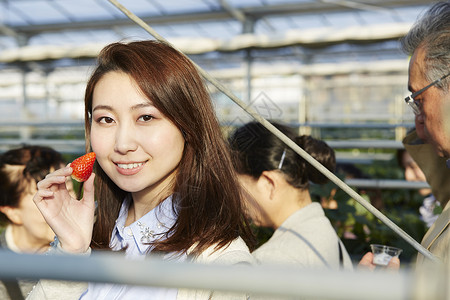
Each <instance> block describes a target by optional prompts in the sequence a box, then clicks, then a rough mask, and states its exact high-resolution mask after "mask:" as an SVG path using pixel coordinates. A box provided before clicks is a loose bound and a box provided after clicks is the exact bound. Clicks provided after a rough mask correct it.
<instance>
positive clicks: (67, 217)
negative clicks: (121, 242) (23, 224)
mask: <svg viewBox="0 0 450 300" xmlns="http://www.w3.org/2000/svg"><path fill="white" fill-rule="evenodd" d="M71 174H72V168H71V167H69V166H67V167H65V168H62V169H59V170H56V171H55V172H53V173H50V174H48V175H47V176H46V177H45V178H44V179H43V180H41V181H40V182H38V184H37V193H36V194H35V195H34V198H33V201H34V203H35V204H36V206H37V207H38V209H39V210H40V212H41V214H42V215H43V216H44V219H45V220H46V222H47V223H48V225H49V226H50V227H51V228H52V230H53V231H54V232H55V234H56V235H57V236H58V239H59V242H60V243H61V247H62V249H63V250H64V251H67V252H72V253H84V252H86V251H87V250H88V248H89V245H90V243H91V239H92V228H93V225H94V211H95V201H94V178H95V175H94V174H92V175H91V176H90V177H89V179H88V180H87V181H86V182H84V186H83V198H82V199H81V200H77V199H75V198H73V197H72V196H71V194H70V193H69V191H68V190H67V187H66V179H67V177H69V176H70V175H71Z"/></svg>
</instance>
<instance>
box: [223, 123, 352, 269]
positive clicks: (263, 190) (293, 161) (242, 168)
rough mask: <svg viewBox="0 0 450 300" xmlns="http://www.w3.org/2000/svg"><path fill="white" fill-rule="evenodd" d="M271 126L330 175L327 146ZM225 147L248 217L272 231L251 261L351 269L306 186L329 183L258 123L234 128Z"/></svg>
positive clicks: (331, 153)
mask: <svg viewBox="0 0 450 300" xmlns="http://www.w3.org/2000/svg"><path fill="white" fill-rule="evenodd" d="M273 125H274V126H275V127H277V128H278V129H279V130H280V131H281V132H283V133H284V134H285V135H287V136H288V137H289V138H290V139H292V140H293V141H294V142H295V143H297V144H298V145H299V146H300V147H301V148H302V149H304V150H305V151H306V152H308V153H309V154H310V155H311V156H313V157H314V158H315V159H316V160H317V161H319V162H320V163H322V164H323V165H324V166H325V167H326V168H327V169H329V170H330V171H334V169H335V166H336V160H335V154H334V151H333V149H331V148H330V147H329V146H328V145H327V144H326V143H325V142H323V141H320V140H317V139H314V138H312V137H311V136H306V135H302V136H297V135H296V134H295V132H294V131H293V130H292V129H291V128H289V127H287V126H284V125H281V124H278V123H273ZM229 143H230V147H231V149H232V152H233V161H234V165H235V167H236V170H237V172H238V173H239V175H238V177H239V180H240V182H241V183H242V186H243V187H244V189H245V190H246V191H247V193H248V195H247V198H246V199H247V204H248V205H247V209H248V214H249V215H250V217H251V219H252V220H253V221H254V223H255V224H256V225H259V226H265V227H272V228H273V229H275V232H274V234H273V235H272V237H271V238H270V239H269V240H268V241H267V242H266V243H264V244H263V245H262V246H261V247H259V248H258V249H256V250H255V251H254V252H253V255H254V256H255V258H256V259H257V260H258V261H259V262H260V263H286V264H290V265H292V264H296V265H298V266H302V267H310V268H332V269H338V268H344V269H351V268H352V263H351V260H350V257H349V255H348V253H347V251H346V249H345V247H344V245H343V244H342V242H341V241H340V240H339V237H338V236H337V234H336V232H335V230H334V228H333V227H332V225H331V223H330V221H329V220H328V219H327V218H326V216H325V214H324V211H323V209H322V207H321V205H320V203H317V202H313V201H312V200H311V196H310V194H309V185H310V182H312V183H317V184H323V183H326V182H327V181H328V179H327V178H326V177H325V176H324V175H323V174H322V173H320V172H319V171H318V170H317V169H316V168H314V167H313V166H312V165H310V164H309V163H308V162H307V161H306V160H304V159H303V158H302V157H301V156H300V155H298V154H297V153H296V152H294V151H293V150H292V149H290V148H289V147H287V146H286V144H285V143H283V142H282V141H281V140H280V139H278V138H277V137H276V136H275V135H273V134H272V133H271V132H270V131H268V130H267V129H266V128H264V127H263V126H262V125H261V124H259V123H256V122H251V123H248V124H246V125H244V126H242V127H240V128H238V129H237V130H236V131H235V132H234V133H233V134H232V135H231V136H230V137H229Z"/></svg>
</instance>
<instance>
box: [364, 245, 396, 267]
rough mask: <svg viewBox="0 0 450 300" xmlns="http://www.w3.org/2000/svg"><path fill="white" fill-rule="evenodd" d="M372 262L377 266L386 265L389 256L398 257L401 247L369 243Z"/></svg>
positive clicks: (389, 258)
mask: <svg viewBox="0 0 450 300" xmlns="http://www.w3.org/2000/svg"><path fill="white" fill-rule="evenodd" d="M370 248H372V253H373V263H374V264H376V265H379V266H387V265H388V263H389V261H390V260H391V258H393V257H399V255H400V253H402V251H403V250H402V249H400V248H395V247H391V246H385V245H377V244H371V245H370Z"/></svg>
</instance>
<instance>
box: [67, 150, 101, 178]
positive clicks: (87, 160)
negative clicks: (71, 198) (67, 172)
mask: <svg viewBox="0 0 450 300" xmlns="http://www.w3.org/2000/svg"><path fill="white" fill-rule="evenodd" d="M94 162H95V153H94V152H90V153H88V154H86V155H83V156H81V157H78V158H77V159H75V160H74V161H73V162H72V163H71V164H70V166H71V167H72V169H73V172H72V178H73V179H75V180H76V181H78V182H84V181H86V180H87V179H88V178H89V176H91V174H92V169H93V168H94Z"/></svg>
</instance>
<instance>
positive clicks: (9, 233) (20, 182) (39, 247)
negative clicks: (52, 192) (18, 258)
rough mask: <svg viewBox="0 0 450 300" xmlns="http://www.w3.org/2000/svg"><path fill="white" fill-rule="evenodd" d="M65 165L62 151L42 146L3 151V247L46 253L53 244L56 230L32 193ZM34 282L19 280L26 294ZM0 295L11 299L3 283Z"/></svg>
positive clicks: (0, 197) (0, 215) (0, 165)
mask: <svg viewBox="0 0 450 300" xmlns="http://www.w3.org/2000/svg"><path fill="white" fill-rule="evenodd" d="M64 165H65V162H64V160H63V158H62V156H61V154H60V153H59V152H57V151H55V150H53V149H51V148H48V147H42V146H23V147H20V148H16V149H12V150H9V151H6V152H5V153H3V154H2V155H0V225H1V226H5V228H4V229H2V230H0V232H1V234H0V248H3V249H8V250H11V251H14V252H17V253H43V252H45V251H46V250H47V249H48V248H49V247H50V243H51V242H52V241H53V238H54V236H55V234H54V233H53V231H52V230H51V228H50V227H49V226H48V225H47V223H46V222H45V220H44V218H43V217H42V215H41V213H40V212H39V210H38V209H37V208H36V205H35V204H34V203H33V196H34V194H35V193H36V190H37V188H36V185H37V183H38V182H39V181H40V180H42V179H44V177H45V175H47V174H48V173H49V172H53V171H55V170H57V169H59V168H61V167H63V166H64ZM69 184H70V179H69ZM69 187H70V186H69ZM34 284H36V282H35V281H33V280H20V281H19V286H20V288H21V291H22V294H24V295H27V294H28V293H29V292H30V291H31V289H32V288H33V285H34ZM0 299H9V297H8V295H7V293H6V290H5V289H4V287H3V285H2V284H1V283H0Z"/></svg>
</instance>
